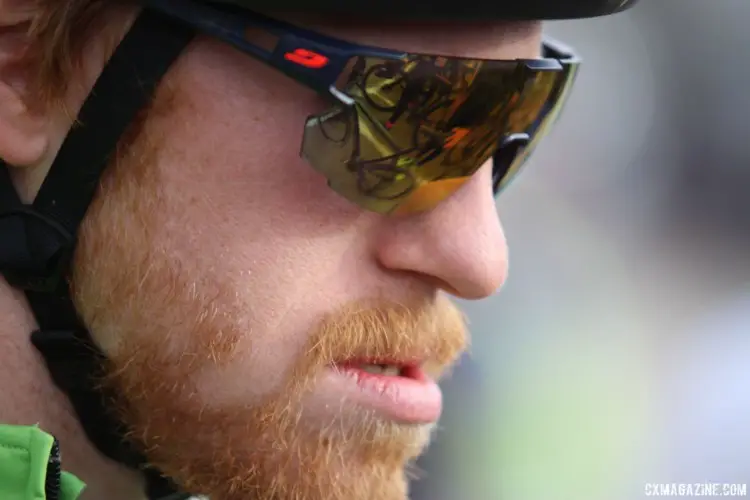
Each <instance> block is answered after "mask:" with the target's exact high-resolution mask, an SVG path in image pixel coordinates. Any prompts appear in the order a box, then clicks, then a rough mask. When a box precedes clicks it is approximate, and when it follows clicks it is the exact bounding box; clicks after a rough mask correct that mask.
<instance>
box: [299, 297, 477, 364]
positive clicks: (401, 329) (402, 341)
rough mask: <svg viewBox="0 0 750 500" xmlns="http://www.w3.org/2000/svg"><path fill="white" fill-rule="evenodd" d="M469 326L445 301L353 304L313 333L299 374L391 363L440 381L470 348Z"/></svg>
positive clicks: (444, 299)
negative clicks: (353, 363)
mask: <svg viewBox="0 0 750 500" xmlns="http://www.w3.org/2000/svg"><path fill="white" fill-rule="evenodd" d="M467 324H468V322H467V320H466V317H465V316H464V314H463V313H462V312H461V311H460V310H459V309H458V308H457V307H456V306H455V305H454V304H453V303H452V302H451V301H450V300H449V299H448V298H447V297H443V296H439V297H438V298H437V299H436V300H430V301H428V300H426V299H416V300H411V301H408V302H400V303H395V302H390V301H387V300H382V299H380V300H370V301H362V302H357V303H352V304H348V305H346V306H344V307H343V308H341V309H340V310H338V311H336V312H335V313H332V314H329V315H327V316H326V317H324V318H323V319H322V320H321V322H320V323H319V324H318V326H317V327H316V328H315V329H314V330H313V333H312V335H311V337H310V340H309V341H308V345H307V348H306V350H305V352H304V353H303V354H302V355H301V356H300V359H301V360H303V361H304V363H303V365H302V366H301V367H300V368H299V370H300V371H302V372H307V373H310V372H312V371H315V370H317V369H319V368H322V367H324V366H327V365H332V364H336V363H339V362H342V361H346V360H388V361H390V362H394V363H398V362H402V363H407V362H408V363H417V364H421V365H422V366H423V368H424V369H425V370H426V371H427V372H428V373H429V374H430V375H432V376H439V375H441V374H442V372H443V371H444V370H445V368H446V367H448V366H450V365H452V364H453V363H454V362H455V361H456V359H457V358H458V356H459V355H460V354H461V353H462V352H464V351H465V350H466V349H467V348H468V346H469V334H468V330H467ZM298 375H300V374H299V373H298Z"/></svg>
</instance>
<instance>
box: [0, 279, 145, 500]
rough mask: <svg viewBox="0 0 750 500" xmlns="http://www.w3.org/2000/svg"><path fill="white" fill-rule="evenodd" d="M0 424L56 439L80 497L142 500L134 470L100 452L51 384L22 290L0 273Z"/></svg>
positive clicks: (65, 467)
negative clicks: (80, 485) (80, 487)
mask: <svg viewBox="0 0 750 500" xmlns="http://www.w3.org/2000/svg"><path fill="white" fill-rule="evenodd" d="M0 318H2V321H0V345H2V346H3V348H2V349H0V387H1V388H2V389H1V390H0V423H2V424H10V425H34V424H38V425H39V427H40V428H41V429H42V430H44V431H46V432H48V433H50V434H52V435H54V436H55V437H56V438H57V439H58V441H59V442H60V449H61V450H62V456H63V462H62V467H63V469H64V470H67V471H69V472H71V473H73V474H75V475H76V476H78V477H79V478H80V479H81V480H82V481H84V482H85V483H86V484H87V487H86V490H85V492H84V495H83V496H82V500H92V499H99V498H107V499H108V500H141V499H145V496H144V494H143V480H142V478H141V477H140V474H138V473H137V472H135V471H132V470H130V469H127V468H126V467H124V466H121V465H119V464H116V463H114V462H113V461H111V460H109V459H107V458H105V457H104V456H103V455H101V454H100V453H99V452H98V451H97V450H96V448H95V447H94V445H93V444H92V443H91V442H90V441H89V440H88V439H87V437H86V435H85V434H84V432H83V429H82V427H81V425H80V423H79V422H78V420H77V419H76V416H75V413H74V412H73V409H72V408H71V406H70V403H69V402H68V400H67V398H66V397H65V395H64V394H63V393H62V392H61V391H60V390H58V389H57V387H55V385H54V384H53V383H52V380H51V379H50V377H49V374H48V373H47V370H46V367H45V365H44V361H43V359H42V358H41V356H40V355H39V354H38V353H37V352H36V350H35V349H34V346H33V345H32V344H31V341H30V339H29V337H30V334H31V332H32V331H33V330H34V329H35V328H36V322H35V320H34V317H33V315H32V314H31V311H30V309H29V307H28V305H27V303H26V300H25V298H24V296H23V294H22V293H20V292H18V291H17V290H13V289H12V288H10V287H9V286H8V285H7V284H6V283H5V281H4V280H3V279H2V278H0Z"/></svg>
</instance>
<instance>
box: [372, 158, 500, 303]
mask: <svg viewBox="0 0 750 500" xmlns="http://www.w3.org/2000/svg"><path fill="white" fill-rule="evenodd" d="M491 178H492V165H491V164H490V163H488V164H487V165H485V166H483V167H482V169H481V170H480V171H479V172H477V173H476V174H475V175H474V176H473V177H472V178H471V179H469V180H468V181H467V182H466V183H465V184H464V185H463V186H462V187H461V188H460V189H459V190H458V191H456V192H455V193H454V194H453V195H452V196H451V197H449V198H448V199H446V200H445V201H443V202H442V203H441V204H439V205H438V206H437V207H435V208H433V209H432V210H430V211H428V212H422V213H419V214H414V215H409V216H403V217H395V218H389V219H388V222H387V224H386V226H387V227H386V229H384V231H383V233H381V234H379V238H378V242H377V243H376V245H377V256H378V260H379V261H380V264H381V265H382V266H384V267H385V268H387V269H389V270H392V271H401V272H410V273H416V274H418V275H421V277H422V278H423V279H425V280H427V281H429V282H433V283H435V284H436V286H437V287H439V288H442V289H444V290H446V291H447V292H449V293H452V294H453V295H455V296H457V297H459V298H463V299H481V298H485V297H487V296H489V295H492V294H493V293H494V292H495V291H497V290H498V289H499V288H500V287H501V286H502V284H503V283H504V282H505V279H506V277H507V274H508V248H507V244H506V240H505V235H504V234H503V230H502V226H501V225H500V220H499V217H498V214H497V208H496V206H495V199H494V196H493V193H492V187H491V185H492V184H491V183H492V179H491Z"/></svg>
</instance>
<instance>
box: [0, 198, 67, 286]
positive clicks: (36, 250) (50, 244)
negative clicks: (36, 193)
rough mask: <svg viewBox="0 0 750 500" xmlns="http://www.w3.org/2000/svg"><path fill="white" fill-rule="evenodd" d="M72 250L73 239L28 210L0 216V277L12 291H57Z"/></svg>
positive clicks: (4, 213) (26, 207)
mask: <svg viewBox="0 0 750 500" xmlns="http://www.w3.org/2000/svg"><path fill="white" fill-rule="evenodd" d="M73 248H74V238H73V236H72V235H71V234H70V233H68V231H67V230H65V228H64V227H63V226H62V225H61V224H59V223H57V222H56V221H54V220H52V219H51V218H49V217H47V216H45V215H43V214H41V213H39V212H38V211H36V210H34V209H33V208H32V207H31V206H28V205H24V206H20V207H15V208H12V209H9V210H5V211H2V212H0V274H2V275H3V276H4V277H5V279H6V281H8V283H9V284H10V285H11V286H13V287H16V288H20V289H22V290H27V291H35V292H54V291H57V290H58V288H59V286H60V284H61V282H62V280H63V278H64V276H65V273H66V271H67V268H68V264H69V262H70V258H71V257H72V254H73Z"/></svg>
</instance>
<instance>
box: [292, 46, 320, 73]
mask: <svg viewBox="0 0 750 500" xmlns="http://www.w3.org/2000/svg"><path fill="white" fill-rule="evenodd" d="M284 59H286V60H287V61H292V62H293V63H295V64H299V65H300V66H304V67H306V68H313V69H320V68H322V67H323V66H325V65H326V64H328V58H327V57H326V56H324V55H322V54H318V53H317V52H313V51H312V50H307V49H296V50H294V51H292V52H287V53H286V54H284Z"/></svg>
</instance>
